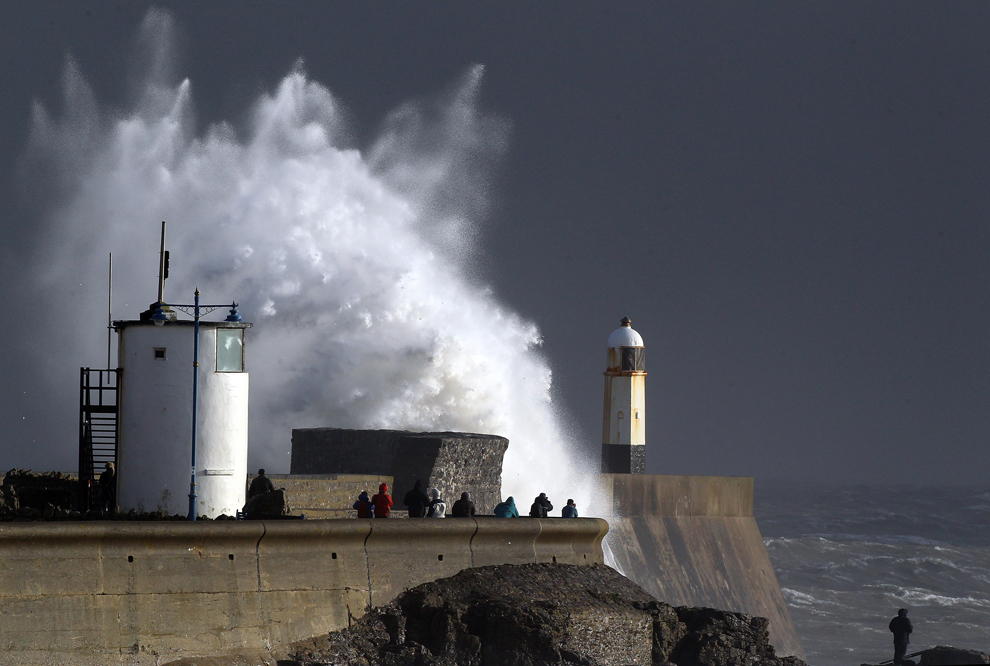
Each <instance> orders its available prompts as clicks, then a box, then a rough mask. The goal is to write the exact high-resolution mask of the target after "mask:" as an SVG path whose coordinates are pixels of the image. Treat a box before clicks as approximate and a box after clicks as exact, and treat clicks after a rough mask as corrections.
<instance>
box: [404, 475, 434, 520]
mask: <svg viewBox="0 0 990 666" xmlns="http://www.w3.org/2000/svg"><path fill="white" fill-rule="evenodd" d="M402 503H403V504H405V505H406V508H408V509H409V517H410V518H422V517H423V516H425V515H426V507H427V506H429V505H430V498H429V497H428V496H427V494H426V493H425V492H423V482H422V481H417V482H416V485H415V486H413V489H412V490H410V491H409V492H408V493H406V496H405V498H404V499H403V500H402Z"/></svg>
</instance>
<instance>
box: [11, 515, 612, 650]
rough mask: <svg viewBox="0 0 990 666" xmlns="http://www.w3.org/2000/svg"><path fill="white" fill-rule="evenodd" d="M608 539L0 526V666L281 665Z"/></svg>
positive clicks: (415, 524) (421, 528) (330, 523)
mask: <svg viewBox="0 0 990 666" xmlns="http://www.w3.org/2000/svg"><path fill="white" fill-rule="evenodd" d="M607 530H608V526H607V524H606V523H605V522H604V521H602V520H597V519H577V520H567V521H565V520H537V519H532V518H520V519H514V520H502V519H496V518H478V519H469V518H461V519H452V518H449V519H446V520H437V521H410V520H377V521H372V520H325V521H324V520H320V521H272V522H267V521H239V522H233V521H231V522H213V523H205V522H200V523H186V522H169V523H140V522H133V523H128V522H105V523H101V522H83V523H20V524H18V523H7V524H0V607H2V608H3V610H4V621H3V622H2V623H0V651H2V653H3V659H2V661H3V663H4V664H5V665H6V664H10V665H14V666H19V665H21V664H24V665H27V664H31V665H32V666H34V665H41V664H52V665H56V664H58V665H61V664H66V663H70V664H72V665H73V666H90V665H96V664H100V665H103V664H137V665H141V666H144V665H145V664H147V665H149V666H150V665H151V664H158V663H164V662H167V661H170V660H173V659H179V658H181V657H184V656H209V655H213V654H217V653H219V652H221V651H226V650H230V649H259V648H261V649H270V650H271V651H272V652H273V653H274V654H276V656H279V646H284V645H285V644H287V643H290V642H292V641H296V640H301V639H304V638H308V637H310V636H315V635H318V634H322V633H325V632H328V631H332V630H335V629H340V628H343V627H346V626H347V623H348V618H349V617H359V616H361V615H362V614H364V612H365V610H366V608H367V606H368V604H382V603H386V602H388V601H390V600H391V599H393V598H394V597H395V596H396V595H398V594H399V593H400V592H401V591H403V590H404V589H407V588H409V587H412V586H415V585H418V584H420V583H424V582H427V581H431V580H435V579H437V578H441V577H444V576H450V575H452V574H454V573H456V572H458V571H460V570H461V569H464V568H466V567H470V566H483V565H488V564H519V563H527V562H553V561H557V562H561V563H569V564H588V563H593V562H601V561H602V550H601V541H602V538H603V537H604V535H605V533H606V531H607Z"/></svg>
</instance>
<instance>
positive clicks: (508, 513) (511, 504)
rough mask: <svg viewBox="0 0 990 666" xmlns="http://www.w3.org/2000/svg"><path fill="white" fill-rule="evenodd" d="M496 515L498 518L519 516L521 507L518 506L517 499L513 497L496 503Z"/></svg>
mask: <svg viewBox="0 0 990 666" xmlns="http://www.w3.org/2000/svg"><path fill="white" fill-rule="evenodd" d="M495 516H496V517H498V518H518V517H519V509H517V508H516V500H515V499H514V498H512V497H509V499H507V500H505V501H504V502H499V503H498V504H496V505H495Z"/></svg>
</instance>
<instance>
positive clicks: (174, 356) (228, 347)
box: [113, 223, 251, 518]
mask: <svg viewBox="0 0 990 666" xmlns="http://www.w3.org/2000/svg"><path fill="white" fill-rule="evenodd" d="M167 275H168V268H167V255H166V253H165V229H164V223H162V258H161V261H160V270H159V281H158V285H159V286H158V302H157V303H153V304H152V305H151V307H150V308H149V309H148V310H147V311H145V312H143V313H141V318H140V319H139V320H136V321H115V322H113V325H114V328H115V329H116V330H117V334H118V366H119V368H120V370H119V377H120V379H119V399H118V410H119V412H118V421H119V424H118V428H119V431H118V432H119V440H118V444H117V504H118V505H119V506H120V508H121V510H123V511H128V510H130V509H135V510H137V511H140V512H144V511H158V510H161V511H164V512H165V513H167V514H183V515H185V514H187V511H190V512H192V507H193V506H195V511H194V513H193V515H192V516H190V517H191V518H192V517H194V516H207V517H209V518H215V517H216V516H219V515H221V514H226V515H228V516H233V515H235V514H236V512H237V511H238V510H239V509H241V508H242V507H243V506H244V494H245V488H244V486H245V479H246V478H247V453H248V373H247V371H246V368H245V363H244V334H245V332H246V330H247V329H248V328H250V326H251V324H249V323H247V322H244V321H241V318H240V315H238V314H237V311H236V304H230V305H227V306H215V305H202V306H201V305H200V304H199V291H198V290H197V291H196V296H195V300H196V302H195V304H194V305H193V306H179V305H175V304H173V305H172V306H171V307H170V306H169V305H168V304H166V303H164V302H163V292H164V282H165V278H166V277H167ZM220 307H230V308H231V310H230V314H229V315H228V316H227V318H226V320H224V321H201V320H200V319H199V315H200V314H201V313H208V312H210V311H213V310H216V309H219V308H220ZM176 309H182V310H186V311H188V312H189V314H192V315H193V316H194V320H193V321H188V320H180V319H178V318H177V316H176V312H175V310H176ZM197 354H198V366H197V365H196V364H195V362H194V359H195V356H196V355H197ZM194 377H195V380H194ZM194 414H195V415H196V419H195V420H196V427H195V428H194V427H193V415H194ZM194 451H195V454H194ZM191 481H192V482H193V483H194V484H195V485H192V483H191Z"/></svg>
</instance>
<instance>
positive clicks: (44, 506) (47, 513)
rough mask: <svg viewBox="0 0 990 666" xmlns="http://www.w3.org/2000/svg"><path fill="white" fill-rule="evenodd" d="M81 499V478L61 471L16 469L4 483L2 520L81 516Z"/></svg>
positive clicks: (1, 488) (0, 489) (0, 492)
mask: <svg viewBox="0 0 990 666" xmlns="http://www.w3.org/2000/svg"><path fill="white" fill-rule="evenodd" d="M78 503H79V480H78V479H77V478H75V477H74V476H69V475H68V474H63V473H61V472H43V473H36V472H32V471H31V470H25V469H12V470H10V471H9V472H7V474H6V475H4V478H3V482H2V483H0V520H14V519H22V520H32V519H42V518H49V519H50V518H52V517H56V516H57V517H68V515H69V513H70V512H75V515H76V516H77V517H78V515H79V513H78V511H77V509H78V508H79V507H78Z"/></svg>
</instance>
